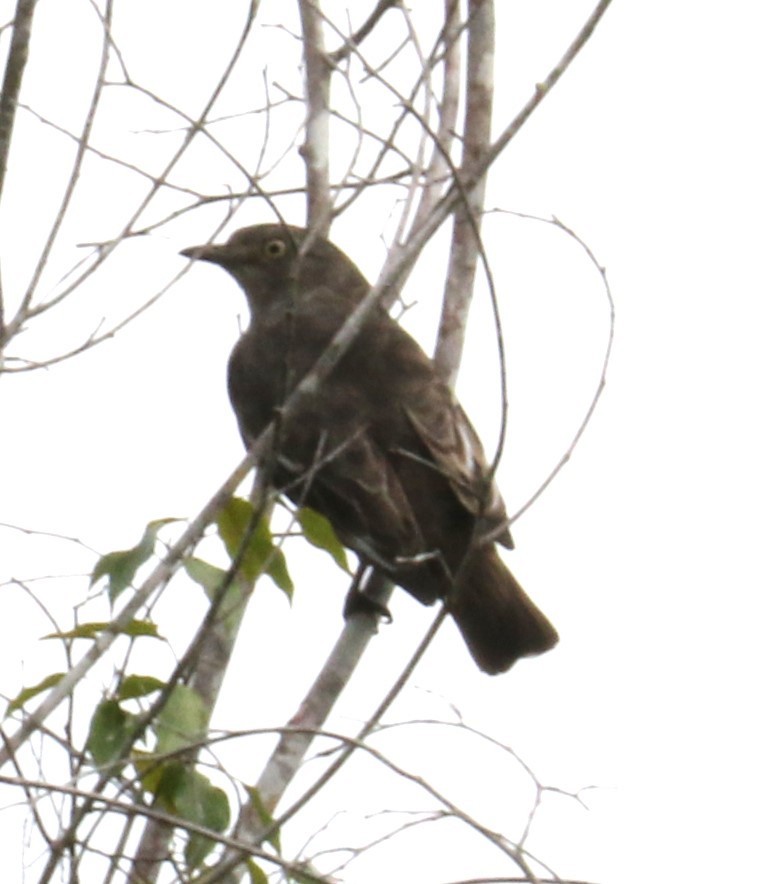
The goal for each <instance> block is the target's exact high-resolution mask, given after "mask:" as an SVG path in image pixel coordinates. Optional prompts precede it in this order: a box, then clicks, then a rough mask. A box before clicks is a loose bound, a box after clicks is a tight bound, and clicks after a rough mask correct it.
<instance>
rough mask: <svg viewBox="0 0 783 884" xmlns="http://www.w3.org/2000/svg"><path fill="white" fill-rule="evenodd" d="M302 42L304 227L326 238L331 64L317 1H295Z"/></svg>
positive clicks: (327, 227) (328, 199)
mask: <svg viewBox="0 0 783 884" xmlns="http://www.w3.org/2000/svg"><path fill="white" fill-rule="evenodd" d="M299 12H300V16H301V19H302V37H303V40H304V65H305V103H306V107H307V116H306V120H305V143H304V145H303V146H302V148H301V154H302V157H303V158H304V161H305V168H306V176H307V227H308V228H310V229H312V230H318V232H319V233H320V234H321V235H323V236H326V235H327V234H328V230H329V222H330V221H331V217H330V215H331V208H332V202H331V197H330V194H329V91H330V88H329V87H330V83H331V71H332V69H331V65H330V63H329V57H328V56H327V54H326V51H325V49H324V31H323V16H322V14H321V10H320V9H319V7H318V0H299Z"/></svg>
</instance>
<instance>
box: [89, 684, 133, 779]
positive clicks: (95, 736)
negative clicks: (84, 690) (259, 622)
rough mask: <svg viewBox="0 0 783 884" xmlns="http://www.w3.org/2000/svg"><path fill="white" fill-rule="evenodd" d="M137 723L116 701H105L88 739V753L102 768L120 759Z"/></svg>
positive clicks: (95, 713) (98, 708)
mask: <svg viewBox="0 0 783 884" xmlns="http://www.w3.org/2000/svg"><path fill="white" fill-rule="evenodd" d="M136 723H137V722H136V716H135V715H131V714H130V712H126V711H125V710H124V709H123V708H122V707H121V706H120V704H119V703H118V702H117V701H116V700H104V701H103V702H102V703H100V704H99V705H98V707H97V708H96V710H95V712H94V714H93V716H92V721H91V722H90V731H89V735H88V737H87V751H88V752H89V753H90V755H91V756H92V759H93V761H94V762H95V764H96V765H97V766H99V767H102V766H104V765H106V764H110V763H111V762H113V761H117V760H118V759H119V758H120V754H121V752H122V749H123V747H124V745H125V743H126V741H127V739H128V736H129V735H130V734H131V732H132V731H133V730H134V729H135V727H136Z"/></svg>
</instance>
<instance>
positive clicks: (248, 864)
mask: <svg viewBox="0 0 783 884" xmlns="http://www.w3.org/2000/svg"><path fill="white" fill-rule="evenodd" d="M245 868H246V869H247V870H248V872H249V873H250V881H251V882H252V884H269V878H267V876H266V875H265V874H264V870H263V869H261V868H259V866H258V865H257V864H256V863H254V862H253V860H252V859H246V860H245Z"/></svg>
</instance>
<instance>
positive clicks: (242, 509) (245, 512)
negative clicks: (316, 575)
mask: <svg viewBox="0 0 783 884" xmlns="http://www.w3.org/2000/svg"><path fill="white" fill-rule="evenodd" d="M255 518H256V516H255V512H254V509H253V505H252V504H251V503H250V502H249V501H247V500H244V499H242V498H241V497H232V498H231V500H229V502H228V503H227V504H226V505H225V506H224V507H223V509H222V510H221V511H220V513H219V515H218V517H217V529H218V534H219V535H220V539H221V540H222V541H223V545H224V546H225V547H226V551H227V552H228V554H229V555H230V556H231V558H232V559H234V558H236V556H237V554H238V553H239V551H240V549H241V550H242V551H243V554H242V562H241V564H240V566H239V570H240V573H241V574H242V576H243V577H244V578H245V579H246V580H247V581H249V582H250V583H255V581H256V580H257V579H258V578H259V577H260V576H261V575H262V574H269V576H270V577H271V578H272V580H273V581H274V582H275V583H276V584H277V586H278V587H279V588H280V589H282V590H283V592H284V593H285V594H286V595H287V596H288V597H289V598H290V597H291V595H292V594H293V591H294V584H293V581H292V580H291V576H290V575H289V573H288V568H287V566H286V563H285V557H284V556H283V553H282V552H281V551H280V549H278V548H277V547H276V546H275V543H274V540H273V538H272V532H271V531H270V530H269V522H268V520H267V519H264V518H261V519H258V520H257V521H258V524H257V525H256V526H255V528H254V529H253V532H252V534H251V535H250V537H249V539H248V540H247V541H245V535H246V534H247V532H248V529H249V527H250V525H251V524H252V522H253V521H254V520H255Z"/></svg>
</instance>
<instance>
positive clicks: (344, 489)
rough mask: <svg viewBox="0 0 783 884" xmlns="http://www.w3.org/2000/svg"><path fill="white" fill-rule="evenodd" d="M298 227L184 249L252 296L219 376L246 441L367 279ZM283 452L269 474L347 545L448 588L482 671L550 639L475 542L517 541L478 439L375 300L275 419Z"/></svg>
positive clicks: (424, 588) (487, 546)
mask: <svg viewBox="0 0 783 884" xmlns="http://www.w3.org/2000/svg"><path fill="white" fill-rule="evenodd" d="M304 238H305V231H304V230H301V229H300V228H296V227H283V226H279V225H273V224H264V225H260V226H257V227H248V228H245V229H244V230H239V231H237V232H236V233H234V234H233V235H232V236H231V237H230V238H229V240H228V242H227V243H226V244H225V245H207V246H198V247H195V248H191V249H185V250H184V251H183V252H182V254H183V255H185V256H187V257H190V258H196V259H200V260H202V261H210V262H212V263H214V264H218V265H220V266H221V267H223V268H225V269H226V270H227V271H228V272H229V273H230V274H231V275H232V276H233V277H234V278H235V279H236V280H237V282H238V283H239V284H240V285H241V286H242V288H243V289H244V291H245V294H246V296H247V299H248V302H249V305H250V324H249V326H248V329H247V331H246V332H245V333H244V334H243V335H242V337H241V338H240V339H239V341H238V342H237V344H236V346H235V347H234V351H233V352H232V354H231V358H230V361H229V366H228V388H229V395H230V397H231V403H232V405H233V407H234V411H235V412H236V415H237V420H238V422H239V428H240V431H241V433H242V437H243V439H244V441H245V444H246V445H248V446H249V445H251V444H252V442H253V441H254V440H255V439H256V438H257V436H258V435H259V434H260V433H261V432H262V431H263V430H264V429H265V428H266V426H267V425H268V424H269V423H270V421H271V420H272V419H273V417H274V416H275V414H276V413H277V411H276V409H277V408H278V406H280V405H281V404H282V403H283V402H284V401H285V398H286V394H287V393H288V392H290V390H291V389H292V388H293V387H294V386H295V384H296V383H297V382H298V381H299V380H300V379H301V378H302V376H303V375H304V374H305V373H306V372H307V371H308V369H310V368H311V367H312V365H313V363H314V362H315V361H316V359H317V358H318V356H319V355H320V354H321V353H322V352H323V350H324V349H325V348H326V347H327V345H328V344H329V342H330V340H331V339H332V337H333V336H334V334H335V332H337V330H338V329H339V328H340V327H341V326H342V325H343V323H344V322H345V320H346V319H347V318H348V317H349V316H350V314H351V312H352V311H353V310H354V308H355V307H356V305H357V304H358V302H359V301H360V300H361V299H362V297H363V296H364V295H365V294H366V292H367V291H368V290H369V285H368V283H367V281H366V280H365V279H364V277H363V276H362V274H361V273H360V272H359V270H358V269H357V268H356V267H355V265H354V264H353V263H352V262H351V261H350V260H349V259H348V258H347V257H346V256H345V255H344V254H343V253H342V252H341V251H340V250H339V249H337V248H336V247H335V246H334V245H332V244H331V243H330V242H328V241H326V240H324V239H321V238H317V239H315V241H314V242H312V244H311V245H309V246H307V247H306V249H305V251H304V253H303V254H301V255H300V254H299V247H300V245H301V244H302V243H303V242H304ZM276 452H277V453H276V461H275V464H274V467H273V469H272V480H273V482H274V484H275V487H277V488H278V489H280V490H281V491H283V492H284V493H285V494H286V495H287V496H288V497H289V498H290V499H291V500H293V501H295V502H297V503H300V504H307V505H308V506H310V507H312V508H313V509H315V510H318V511H319V512H321V513H323V514H324V515H325V516H327V517H328V518H329V520H330V521H331V523H332V525H333V526H334V528H335V531H336V532H337V534H338V536H339V537H340V539H341V540H342V541H343V543H345V545H346V546H348V547H350V548H351V549H353V550H355V551H356V552H357V553H358V554H359V555H360V556H362V557H363V558H364V559H365V560H367V561H369V562H371V563H372V564H373V565H375V566H376V567H377V568H378V569H380V570H381V571H382V572H384V573H385V574H387V575H388V576H389V577H390V578H391V579H392V580H393V581H394V582H395V583H397V584H399V585H400V586H402V587H403V588H404V589H406V590H408V592H410V593H411V594H412V595H413V596H415V597H416V598H417V599H418V600H419V601H421V602H423V603H424V604H431V603H432V602H434V601H435V600H436V599H445V600H446V603H447V605H448V606H449V610H450V612H451V614H452V615H453V616H454V619H455V620H456V622H457V625H458V626H459V629H460V631H461V632H462V635H463V637H464V639H465V641H466V643H467V645H468V648H469V649H470V652H471V654H472V655H473V657H474V659H475V660H476V663H477V664H478V665H479V666H480V667H481V669H483V670H484V671H485V672H491V673H496V672H502V671H504V670H506V669H508V668H509V666H511V665H512V664H513V663H514V661H515V660H517V659H518V658H519V657H523V656H526V655H531V654H538V653H541V652H543V651H546V650H548V649H549V648H551V647H553V645H554V644H555V643H556V642H557V633H556V632H555V630H554V628H553V627H552V625H551V624H550V623H549V621H548V620H547V619H546V617H544V615H543V614H542V613H541V612H540V611H539V610H538V608H536V606H535V605H534V604H533V602H532V601H531V600H530V599H529V598H528V597H527V595H525V593H524V591H523V590H522V588H521V587H520V586H519V584H518V583H517V582H516V580H515V579H514V577H513V576H512V575H511V573H510V572H509V571H508V569H507V568H506V566H505V565H504V564H503V562H502V561H501V559H500V558H499V556H498V554H497V551H496V549H495V544H494V543H491V542H487V543H483V544H478V543H476V542H475V541H476V540H478V539H480V538H481V537H482V535H483V534H486V533H487V532H488V531H490V530H493V529H497V528H500V529H501V531H500V533H499V536H498V537H497V540H498V542H500V543H502V544H503V545H505V546H508V547H511V546H512V545H513V544H512V540H511V536H510V534H509V533H508V531H507V530H506V529H504V528H503V525H504V523H505V521H506V511H505V508H504V505H503V501H502V499H501V497H500V494H499V493H498V491H497V488H496V487H495V484H494V482H492V481H491V478H490V476H489V470H488V466H487V463H486V459H485V456H484V452H483V450H482V447H481V443H480V441H479V439H478V437H477V435H476V432H475V430H474V429H473V427H472V426H471V424H470V421H469V420H468V418H467V417H466V416H465V413H464V412H463V411H462V409H461V407H460V405H459V403H458V402H457V401H456V399H455V398H454V395H453V394H452V392H451V390H450V389H449V388H448V386H447V385H446V384H445V383H444V382H443V381H442V380H441V379H440V378H439V376H438V375H437V374H436V372H435V369H434V367H433V365H432V362H431V361H430V359H429V358H428V357H427V356H426V355H425V353H424V352H423V351H422V349H421V348H420V347H419V345H418V344H417V343H416V342H415V341H414V340H413V338H412V337H410V335H408V334H407V332H405V331H404V330H403V329H402V328H400V326H399V325H397V323H396V322H394V320H392V319H391V317H390V316H389V315H388V314H387V313H386V312H385V311H384V310H383V309H382V308H380V307H378V309H377V310H376V311H374V312H373V313H372V315H371V316H370V317H369V321H367V322H366V323H365V324H364V326H363V327H362V329H361V331H360V333H359V335H358V337H357V339H356V340H355V341H354V343H353V344H352V345H351V347H350V348H349V349H348V351H347V353H346V354H345V356H344V357H343V358H342V359H341V360H340V362H339V363H338V364H337V366H336V367H335V368H334V370H333V371H332V372H331V374H330V375H329V376H328V377H327V379H326V381H325V383H324V384H322V385H321V387H320V388H319V390H318V391H317V392H316V393H315V394H308V395H307V396H305V398H304V401H303V402H302V405H301V407H299V408H297V411H296V414H295V415H294V417H293V418H292V419H291V420H289V421H287V422H286V423H285V425H284V426H282V427H281V428H280V432H279V436H278V439H277V443H276ZM469 550H470V552H469V554H467V553H468V551H469ZM466 554H467V555H466ZM455 578H456V579H457V582H456V585H455Z"/></svg>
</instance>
